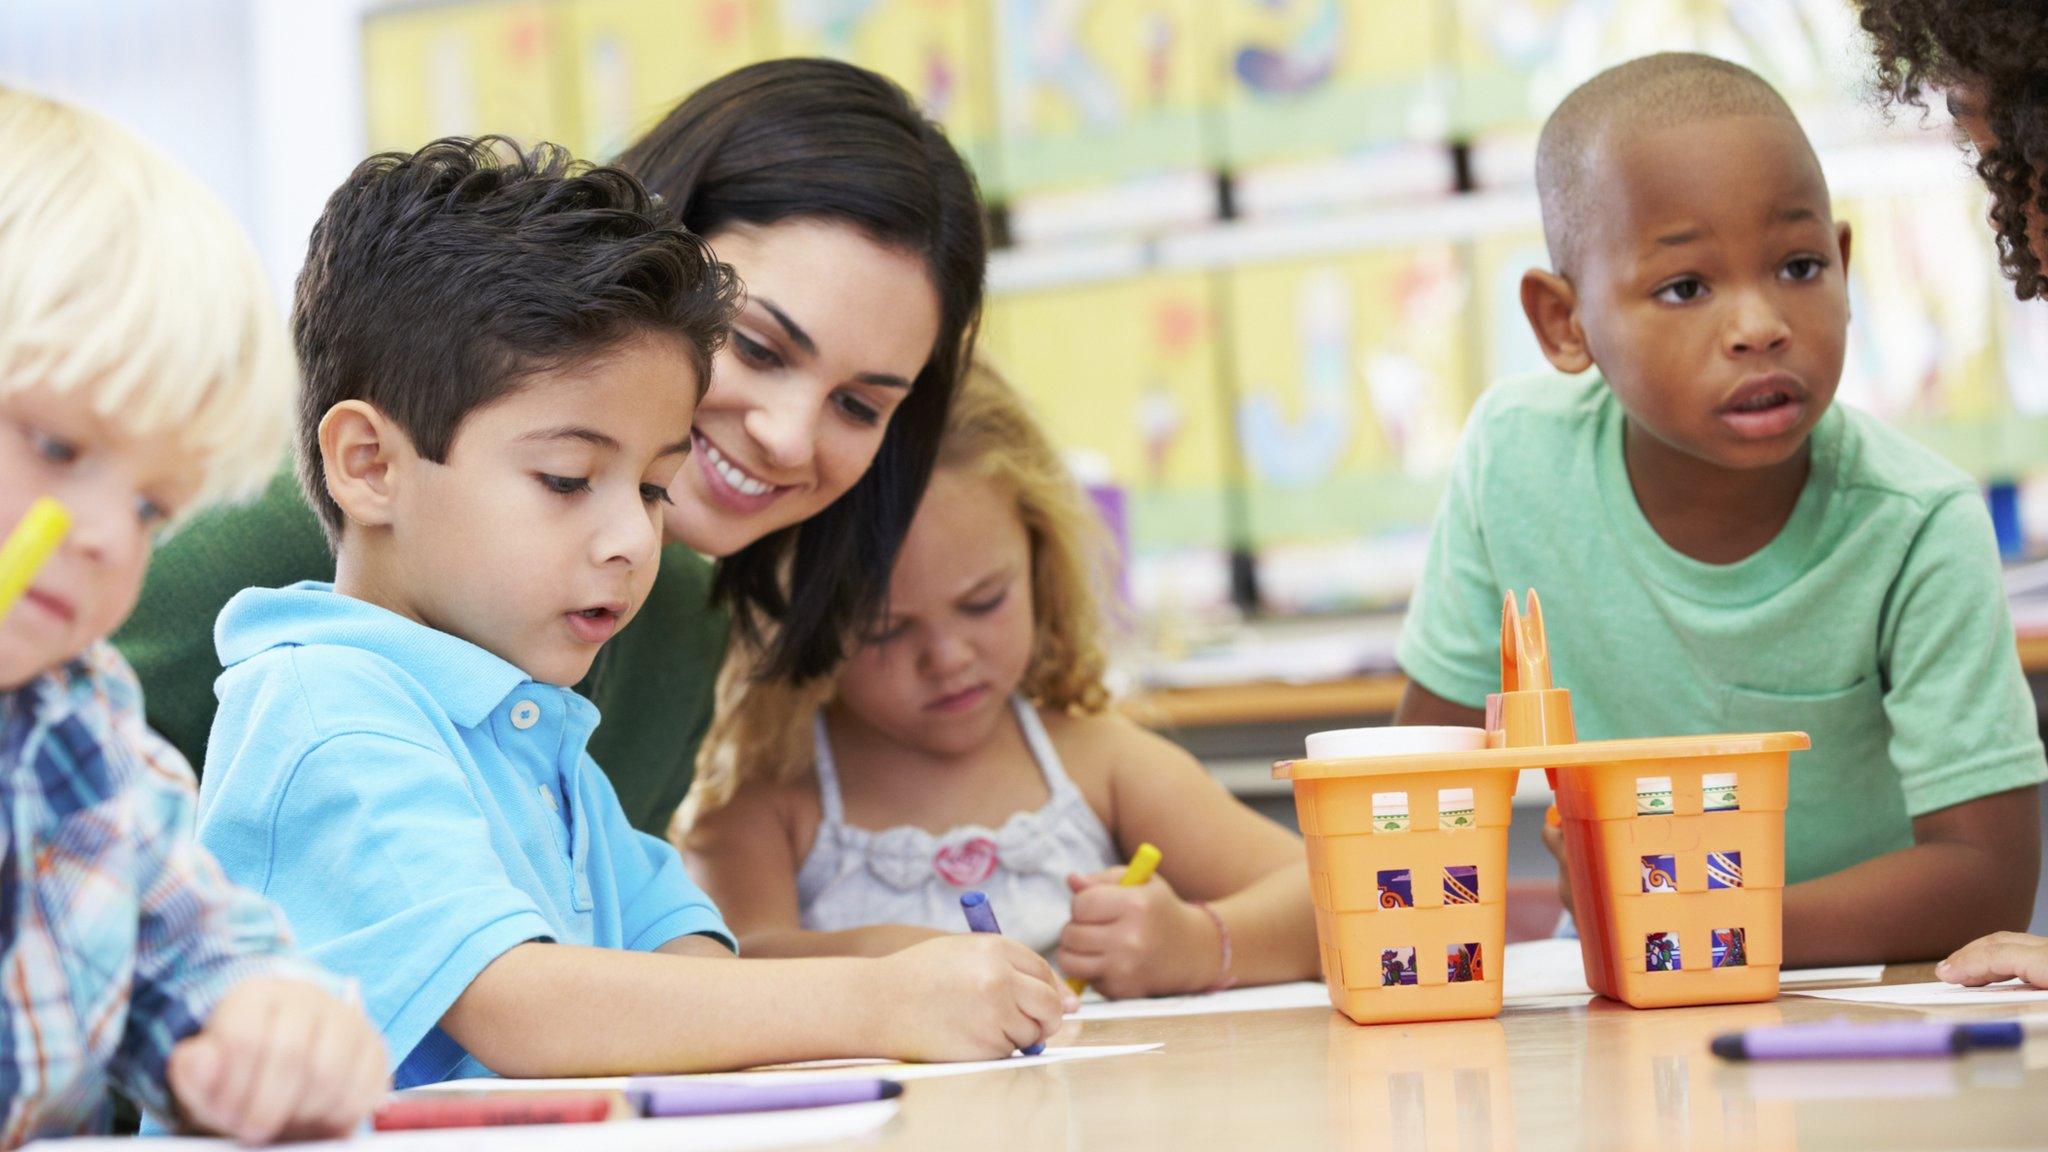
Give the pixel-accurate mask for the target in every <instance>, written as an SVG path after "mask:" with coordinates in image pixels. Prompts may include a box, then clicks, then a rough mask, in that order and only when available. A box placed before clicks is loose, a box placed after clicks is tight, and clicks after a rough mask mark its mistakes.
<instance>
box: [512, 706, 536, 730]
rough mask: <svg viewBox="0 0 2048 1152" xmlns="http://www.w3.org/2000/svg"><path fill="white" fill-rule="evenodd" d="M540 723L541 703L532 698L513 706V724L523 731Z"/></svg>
mask: <svg viewBox="0 0 2048 1152" xmlns="http://www.w3.org/2000/svg"><path fill="white" fill-rule="evenodd" d="M538 723H540V705H538V704H535V703H534V702H533V701H531V700H521V701H520V702H519V703H517V704H514V705H513V706H512V726H513V727H514V728H517V729H519V730H520V731H521V732H524V731H526V730H527V729H528V728H531V727H533V726H534V725H535V724H538Z"/></svg>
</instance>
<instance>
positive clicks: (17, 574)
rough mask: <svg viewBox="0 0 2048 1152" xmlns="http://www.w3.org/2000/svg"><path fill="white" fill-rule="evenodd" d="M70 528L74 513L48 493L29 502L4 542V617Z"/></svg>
mask: <svg viewBox="0 0 2048 1152" xmlns="http://www.w3.org/2000/svg"><path fill="white" fill-rule="evenodd" d="M70 529H71V514H70V513H69V512H66V511H64V506H63V505H62V504H59V503H57V502H56V501H55V500H52V499H50V498H49V497H48V496H45V497H43V498H41V499H39V500H37V501H36V502H35V503H33V504H31V505H29V506H28V514H27V515H25V516H23V517H22V518H21V523H19V524H16V525H15V526H14V531H13V532H11V533H9V534H8V536H7V542H6V543H5V544H0V617H4V616H6V615H7V613H8V612H10V611H12V610H13V608H14V602H15V601H16V600H19V599H20V598H21V594H22V593H23V592H26V591H28V585H29V581H31V580H34V579H35V578H36V572H37V571H39V570H40V569H41V568H42V566H43V562H44V561H45V560H48V559H49V558H50V553H52V552H55V551H56V550H57V543H58V541H60V540H62V539H64V533H66V532H68V531H70Z"/></svg>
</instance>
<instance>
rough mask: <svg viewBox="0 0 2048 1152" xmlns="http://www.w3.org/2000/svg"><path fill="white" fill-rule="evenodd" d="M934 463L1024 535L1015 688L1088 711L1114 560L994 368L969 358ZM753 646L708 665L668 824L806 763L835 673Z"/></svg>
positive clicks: (1096, 689) (1103, 691)
mask: <svg viewBox="0 0 2048 1152" xmlns="http://www.w3.org/2000/svg"><path fill="white" fill-rule="evenodd" d="M936 468H940V469H947V468H951V469H957V470H959V471H962V472H967V473H970V474H972V475H975V476H979V477H981V478H982V479H985V480H987V481H989V482H990V483H992V484H993V485H995V487H996V488H997V489H998V490H999V491H1001V492H1003V493H1005V494H1006V495H1008V496H1009V497H1010V498H1011V500H1012V506H1013V508H1014V509H1015V511H1016V514H1017V518H1018V519H1019V520H1021V521H1022V522H1023V524H1024V532H1025V535H1026V537H1027V539H1029V541H1030V544H1031V607H1032V617H1033V623H1032V628H1033V636H1032V647H1031V660H1030V663H1029V664H1028V665H1027V666H1026V667H1025V670H1024V679H1023V681H1022V682H1021V683H1020V684H1019V685H1018V688H1017V691H1018V693H1019V694H1020V695H1022V696H1023V697H1024V698H1025V699H1027V700H1029V701H1030V702H1031V703H1033V704H1035V705H1037V706H1038V707H1040V708H1050V709H1053V710H1055V711H1060V712H1068V713H1073V714H1081V715H1087V714H1093V713H1098V712H1101V711H1103V710H1104V709H1105V708H1107V707H1108V706H1109V689H1108V687H1107V686H1106V685H1105V684H1104V682H1103V676H1104V673H1105V672H1106V671H1107V668H1108V664H1109V656H1108V646H1107V643H1106V639H1105V634H1106V631H1107V620H1106V619H1105V617H1104V615H1103V611H1104V607H1105V603H1106V598H1105V597H1104V595H1103V585H1104V583H1105V580H1106V577H1107V576H1108V575H1109V573H1111V572H1112V571H1113V570H1114V569H1113V567H1112V565H1113V563H1114V555H1113V550H1112V546H1111V542H1110V540H1109V536H1108V533H1107V532H1105V531H1104V530H1103V526H1102V522H1101V520H1100V519H1099V518H1098V517H1097V515H1096V513H1095V509H1094V506H1093V504H1092V503H1091V502H1090V500H1089V499H1088V496H1087V494H1086V493H1085V492H1083V491H1082V490H1081V487H1080V485H1079V484H1077V483H1075V481H1074V477H1073V475H1072V474H1071V473H1069V472H1068V471H1067V468H1066V465H1065V464H1064V463H1063V462H1062V461H1061V459H1060V454H1059V450H1058V449H1056V448H1055V447H1054V446H1053V443H1052V439H1051V437H1049V436H1047V435H1046V433H1045V430H1044V429H1043V428H1041V427H1040V426H1039V424H1038V422H1037V420H1035V419H1034V418H1033V417H1032V415H1031V410H1030V407H1029V406H1028V405H1027V404H1026V403H1025V402H1024V398H1023V397H1022V396H1020V395H1018V394H1017V391H1016V389H1014V388H1012V387H1010V385H1009V384H1008V383H1007V382H1005V381H1004V380H1003V379H1002V377H1001V376H999V375H998V374H997V373H996V372H995V370H994V369H992V368H990V367H989V366H988V365H987V364H985V363H982V362H979V361H977V362H975V363H974V364H973V366H972V367H970V369H969V370H968V372H967V374H966V376H965V377H964V378H963V379H962V381H961V384H960V391H959V393H958V394H957V395H956V396H954V398H953V406H952V409H951V411H950V412H949V413H948V414H947V417H946V427H945V431H944V432H943V433H942V434H941V435H940V440H939V455H938V463H937V465H936ZM758 653H759V649H758V647H753V646H749V645H746V644H743V643H742V642H740V641H739V640H737V639H735V641H734V643H733V646H732V648H731V649H730V650H729V651H728V652H727V653H726V659H725V665H724V667H723V668H721V669H720V670H719V674H718V696H717V699H718V705H717V712H716V717H715V719H714V720H713V721H712V724H711V730H710V732H709V733H708V734H707V735H706V737H705V739H704V744H703V746H702V747H701V748H699V749H698V752H697V775H696V780H695V781H694V782H693V783H692V785H691V787H690V794H689V796H688V797H687V798H686V799H685V800H684V801H683V806H682V807H681V808H680V809H679V810H678V811H677V813H676V820H675V823H674V825H672V826H671V828H670V835H671V837H672V838H675V839H676V840H677V841H678V843H680V839H681V836H682V834H683V833H684V832H686V831H687V830H688V828H689V825H690V823H691V822H692V821H693V820H694V819H695V817H696V816H697V815H698V814H700V813H702V812H707V811H710V810H712V809H715V808H718V807H720V806H721V805H723V804H725V803H726V802H727V801H728V800H730V799H732V796H733V794H734V793H735V792H737V791H738V790H739V788H740V786H741V785H743V784H746V783H749V782H755V781H767V782H770V783H778V784H779V783H789V782H791V781H794V780H796V779H798V778H800V777H801V776H802V775H803V774H804V773H806V772H808V771H810V769H811V720H812V717H813V716H814V715H816V713H817V711H818V709H820V708H822V707H824V706H825V705H826V704H827V703H829V702H830V701H831V700H832V697H833V695H834V693H835V692H836V689H837V677H836V676H826V677H821V678H818V679H815V680H812V681H809V682H807V683H804V684H793V683H790V682H788V681H783V680H771V679H763V678H761V677H759V676H757V675H755V673H754V669H755V666H756V664H757V663H758Z"/></svg>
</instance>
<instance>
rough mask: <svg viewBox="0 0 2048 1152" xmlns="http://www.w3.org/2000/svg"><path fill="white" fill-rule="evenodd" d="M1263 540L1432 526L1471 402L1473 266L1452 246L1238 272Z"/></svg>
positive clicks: (1235, 362) (1247, 419) (1252, 488)
mask: <svg viewBox="0 0 2048 1152" xmlns="http://www.w3.org/2000/svg"><path fill="white" fill-rule="evenodd" d="M1227 298H1228V300H1229V302H1230V305H1229V317H1230V325H1231V339H1230V343H1229V347H1230V352H1231V357H1232V364H1231V369H1232V371H1231V376H1232V379H1234V380H1235V381H1236V385H1237V430H1238V440H1239V443H1240V444H1241V445H1242V449H1243V455H1244V462H1245V472H1246V476H1247V483H1248V492H1249V497H1250V509H1251V528H1252V536H1253V541H1254V542H1255V543H1257V544H1259V545H1262V546H1263V545H1266V544H1270V543H1275V542H1282V541H1291V542H1299V541H1303V540H1325V539H1333V538H1335V539H1348V538H1355V537H1359V536H1365V535H1372V534H1375V533H1379V532H1384V531H1392V530H1399V529H1403V528H1412V527H1419V526H1426V525H1427V524H1428V523H1429V518H1430V516H1431V514H1432V513H1433V512H1434V511H1435V506H1436V499H1437V494H1438V492H1439V491H1440V490H1441V487H1442V483H1443V478H1444V476H1445V474H1446V472H1447V471H1448V468H1449V465H1450V461H1451V456H1452V453H1453V451H1454V450H1455V448H1456V445H1457V439H1458V430H1459V429H1460V428H1461V427H1462V426H1463V425H1464V422H1465V413H1466V411H1467V409H1468V408H1469V407H1470V404H1471V396H1472V389H1471V381H1472V373H1471V370H1470V364H1469V350H1470V345H1471V340H1470V334H1469V333H1468V331H1467V328H1466V317H1467V315H1468V313H1469V309H1470V305H1471V273H1470V270H1469V267H1468V264H1467V261H1466V260H1465V259H1464V258H1463V257H1462V256H1461V255H1460V253H1459V251H1458V249H1456V248H1455V247H1453V246H1451V245H1448V244H1440V245H1432V246H1429V247H1424V248H1417V249H1404V250H1390V251H1377V252H1363V253H1357V254H1354V255H1347V256H1343V257H1338V258H1333V259H1322V260H1315V261H1308V262H1299V263H1286V264H1268V265H1261V266H1254V267H1245V268H1238V269H1235V270H1233V271H1232V272H1231V273H1230V274H1229V292H1228V297H1227Z"/></svg>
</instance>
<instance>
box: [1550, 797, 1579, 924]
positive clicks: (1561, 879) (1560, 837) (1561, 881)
mask: <svg viewBox="0 0 2048 1152" xmlns="http://www.w3.org/2000/svg"><path fill="white" fill-rule="evenodd" d="M1552 811H1555V809H1552ZM1543 846H1544V847H1545V848H1548V849H1550V854H1551V855H1552V856H1555V857H1557V898H1558V899H1559V900H1560V901H1562V902H1563V903H1564V910H1565V911H1566V912H1572V873H1571V865H1570V864H1568V863H1567V862H1566V861H1565V858H1564V825H1562V824H1560V823H1557V822H1556V821H1555V820H1553V819H1552V818H1551V817H1550V816H1549V815H1548V814H1546V815H1545V816H1544V819H1543ZM1572 915H1573V916H1577V913H1575V912H1573V913H1572Z"/></svg>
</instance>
